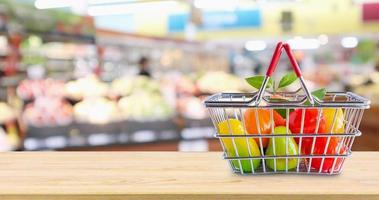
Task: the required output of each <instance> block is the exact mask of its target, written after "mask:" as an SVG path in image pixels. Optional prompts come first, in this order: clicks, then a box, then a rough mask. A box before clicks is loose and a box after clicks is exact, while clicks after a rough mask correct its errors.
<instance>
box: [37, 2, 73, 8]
mask: <svg viewBox="0 0 379 200" xmlns="http://www.w3.org/2000/svg"><path fill="white" fill-rule="evenodd" d="M73 4H74V1H73V0H65V1H62V0H36V1H35V2H34V6H35V7H36V8H37V9H49V8H64V7H71V6H72V5H73Z"/></svg>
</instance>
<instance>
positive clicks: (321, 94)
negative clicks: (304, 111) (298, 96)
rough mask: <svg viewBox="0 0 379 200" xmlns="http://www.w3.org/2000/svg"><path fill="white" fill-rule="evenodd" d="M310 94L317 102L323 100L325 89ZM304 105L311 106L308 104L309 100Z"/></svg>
mask: <svg viewBox="0 0 379 200" xmlns="http://www.w3.org/2000/svg"><path fill="white" fill-rule="evenodd" d="M311 94H312V96H313V97H315V98H317V99H318V100H323V99H324V97H325V94H326V89H325V88H321V89H318V90H315V91H313V92H312V93H311ZM305 105H311V103H310V102H309V100H307V101H306V102H305Z"/></svg>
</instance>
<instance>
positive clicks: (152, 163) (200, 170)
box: [0, 152, 379, 200]
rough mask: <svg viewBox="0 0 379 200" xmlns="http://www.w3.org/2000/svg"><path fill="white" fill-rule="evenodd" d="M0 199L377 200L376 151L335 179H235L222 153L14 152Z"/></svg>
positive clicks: (1, 172)
mask: <svg viewBox="0 0 379 200" xmlns="http://www.w3.org/2000/svg"><path fill="white" fill-rule="evenodd" d="M0 199H1V200H6V199H38V200H43V199H54V200H60V199H70V200H71V199H81V200H85V199H114V200H118V199H307V200H311V199H344V200H346V199H379V152H353V155H352V157H351V158H349V159H348V160H347V161H346V162H345V166H344V171H343V172H342V174H341V175H337V176H304V175H260V176H241V175H236V174H233V173H232V172H231V171H230V169H229V166H228V165H227V162H226V161H224V160H222V158H221V153H220V152H212V153H180V152H14V153H1V156H0Z"/></svg>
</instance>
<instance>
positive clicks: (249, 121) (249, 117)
mask: <svg viewBox="0 0 379 200" xmlns="http://www.w3.org/2000/svg"><path fill="white" fill-rule="evenodd" d="M256 112H257V113H256ZM257 115H258V119H257V118H256V116H257ZM244 117H245V126H246V130H247V132H248V133H249V134H259V131H260V133H261V134H270V133H271V132H272V131H271V128H272V123H271V122H270V121H271V120H270V119H271V118H270V111H269V110H267V109H258V110H256V109H252V108H249V109H247V110H246V111H245V114H244ZM257 120H258V124H257ZM258 127H259V131H258ZM254 139H255V141H256V142H257V143H258V144H260V141H259V138H254ZM261 140H262V146H263V147H267V145H268V140H269V139H268V138H262V139H261Z"/></svg>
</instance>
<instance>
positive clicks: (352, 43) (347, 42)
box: [341, 37, 358, 48]
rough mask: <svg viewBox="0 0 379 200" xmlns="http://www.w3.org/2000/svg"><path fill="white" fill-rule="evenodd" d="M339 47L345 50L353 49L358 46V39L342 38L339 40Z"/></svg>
mask: <svg viewBox="0 0 379 200" xmlns="http://www.w3.org/2000/svg"><path fill="white" fill-rule="evenodd" d="M341 45H342V46H343V47H345V48H354V47H356V46H357V45H358V38H356V37H344V38H342V40H341Z"/></svg>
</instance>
